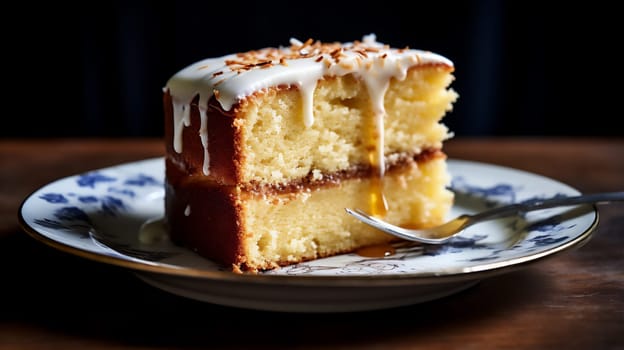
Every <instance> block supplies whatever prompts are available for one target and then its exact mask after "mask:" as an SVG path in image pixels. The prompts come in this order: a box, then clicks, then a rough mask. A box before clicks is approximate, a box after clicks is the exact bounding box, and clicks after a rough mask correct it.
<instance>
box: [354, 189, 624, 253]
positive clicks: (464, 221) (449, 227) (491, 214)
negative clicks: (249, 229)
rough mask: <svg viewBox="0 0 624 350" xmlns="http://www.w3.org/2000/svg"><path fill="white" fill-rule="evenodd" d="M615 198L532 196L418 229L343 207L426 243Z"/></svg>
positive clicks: (623, 195)
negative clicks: (507, 220)
mask: <svg viewBox="0 0 624 350" xmlns="http://www.w3.org/2000/svg"><path fill="white" fill-rule="evenodd" d="M615 201H624V192H603V193H593V194H584V195H578V196H571V197H561V196H558V197H553V198H547V199H532V200H528V201H525V202H521V203H515V204H510V205H505V206H502V207H497V208H493V209H490V210H486V211H483V212H480V213H477V214H472V215H469V214H463V215H460V216H458V217H456V218H454V219H452V220H450V221H448V222H446V223H445V224H442V225H440V226H436V227H431V228H427V229H419V230H417V229H407V228H403V227H399V226H396V225H392V224H390V223H388V222H385V221H383V220H381V219H379V218H377V217H374V216H372V215H369V214H367V213H366V212H364V211H362V210H360V209H350V208H345V210H346V211H347V213H349V214H351V215H353V216H354V217H355V218H356V219H358V220H360V221H362V222H364V223H366V224H368V225H371V226H373V227H375V228H377V229H379V230H382V231H384V232H386V233H389V234H391V235H394V236H397V237H399V238H402V239H406V240H408V241H414V242H421V243H427V244H443V243H446V242H448V241H449V240H450V239H451V238H453V237H455V236H457V235H458V234H460V233H461V232H462V231H463V230H464V229H466V228H467V227H468V226H472V225H474V224H477V223H480V222H483V221H486V220H492V219H498V218H502V217H508V216H512V215H519V214H522V213H526V212H529V211H533V210H539V209H547V208H553V207H562V206H571V205H577V204H586V203H594V204H601V203H609V202H615Z"/></svg>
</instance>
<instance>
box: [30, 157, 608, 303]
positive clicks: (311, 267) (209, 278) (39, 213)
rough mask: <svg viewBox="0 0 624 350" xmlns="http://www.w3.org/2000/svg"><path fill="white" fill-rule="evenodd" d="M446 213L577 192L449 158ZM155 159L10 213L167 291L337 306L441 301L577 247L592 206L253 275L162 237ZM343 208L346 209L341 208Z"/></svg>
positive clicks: (61, 188) (77, 181) (73, 249)
mask: <svg viewBox="0 0 624 350" xmlns="http://www.w3.org/2000/svg"><path fill="white" fill-rule="evenodd" d="M448 165H449V171H450V173H451V175H452V183H451V186H450V187H451V189H452V190H453V191H454V192H455V194H456V202H455V204H454V206H453V208H452V211H451V213H450V214H449V215H450V217H451V216H456V215H459V214H461V213H474V212H478V211H481V210H484V209H487V208H491V207H493V206H498V205H503V204H508V203H513V202H520V201H524V200H529V199H534V198H541V197H551V196H556V195H561V196H570V195H577V194H579V191H577V190H576V189H574V188H572V187H570V186H568V185H566V184H563V183H561V182H559V181H556V180H554V179H550V178H547V177H544V176H540V175H538V174H533V173H529V172H525V171H521V170H518V169H512V168H507V167H502V166H498V165H493V164H487V163H479V162H473V161H466V160H460V159H449V160H448ZM163 181H164V159H163V158H162V157H160V158H151V159H145V160H141V161H137V162H132V163H124V164H120V165H117V166H113V167H109V168H103V169H97V170H93V171H89V172H86V173H83V174H77V175H75V176H70V177H67V178H63V179H59V180H57V181H54V182H52V183H50V184H48V185H45V186H43V187H41V188H40V189H38V190H36V191H35V192H33V193H32V194H31V195H29V196H28V197H27V198H26V199H25V200H24V202H23V203H22V205H21V207H20V210H19V218H20V223H21V225H22V227H23V229H24V230H25V231H26V232H27V233H28V234H30V235H31V236H32V237H34V238H36V239H38V240H40V241H43V242H44V243H46V244H48V245H50V246H52V247H54V248H57V249H59V250H62V251H64V252H67V253H71V254H75V255H77V256H81V257H83V258H87V259H91V260H95V261H98V262H102V263H107V264H113V265H117V266H122V267H125V268H129V269H131V271H133V272H134V273H135V274H136V275H137V276H138V278H140V279H141V280H143V281H145V282H146V283H148V284H150V285H152V286H154V287H157V288H160V289H162V290H165V291H168V292H170V293H173V294H176V295H179V296H183V297H187V298H192V299H196V300H200V301H205V302H209V303H215V304H220V305H226V306H233V307H239V308H249V309H257V310H270V311H284V312H347V311H363V310H374V309H383V308H391V307H399V306H404V305H410V304H416V303H421V302H426V301H430V300H433V299H437V298H442V297H445V296H448V295H451V294H454V293H457V292H459V291H461V290H464V289H466V288H469V287H470V286H473V285H475V284H476V283H478V282H479V281H481V280H483V279H484V278H489V277H492V276H495V275H499V274H503V273H508V272H510V271H514V270H516V269H519V268H522V267H525V266H527V265H529V264H531V263H534V262H538V261H542V260H543V259H544V258H547V257H550V256H553V255H555V254H557V253H560V252H562V251H566V250H569V249H570V248H578V247H580V246H582V245H583V244H584V243H586V242H587V241H588V240H589V239H590V237H591V235H592V233H593V232H594V230H595V228H596V226H597V225H598V212H597V209H596V207H595V206H594V205H579V206H571V207H562V208H552V209H545V210H540V211H535V212H530V213H527V214H524V215H521V216H518V217H513V218H507V219H498V220H493V221H490V222H484V223H481V224H478V225H475V226H472V227H469V228H468V229H467V230H465V232H464V233H463V234H462V235H461V236H459V237H457V238H456V239H454V240H453V241H451V242H450V243H448V244H445V245H438V246H426V245H419V244H402V245H399V246H397V247H396V253H395V254H393V255H390V256H387V257H380V258H367V257H364V256H360V255H358V254H355V253H354V254H343V255H339V256H335V257H331V258H325V259H318V260H314V261H310V262H306V263H301V264H296V265H292V266H288V267H283V268H280V269H277V270H272V271H268V272H264V273H258V274H238V273H233V272H231V271H229V270H227V269H225V268H223V267H221V266H219V265H218V264H216V263H214V262H212V261H210V260H207V259H204V258H202V257H200V256H198V255H197V254H196V253H194V252H193V251H190V250H187V249H184V248H181V247H178V246H176V245H174V244H172V243H171V242H170V241H169V240H168V239H167V237H166V235H165V234H164V230H163V225H162V217H163V212H164V200H163V198H164V184H163ZM345 215H347V214H346V213H345Z"/></svg>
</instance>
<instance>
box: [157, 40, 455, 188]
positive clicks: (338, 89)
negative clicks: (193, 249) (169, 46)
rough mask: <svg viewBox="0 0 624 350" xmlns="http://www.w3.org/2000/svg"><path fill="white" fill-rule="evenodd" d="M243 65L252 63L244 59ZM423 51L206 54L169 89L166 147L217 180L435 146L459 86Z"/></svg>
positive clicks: (359, 47)
mask: <svg viewBox="0 0 624 350" xmlns="http://www.w3.org/2000/svg"><path fill="white" fill-rule="evenodd" d="M245 64H246V65H245ZM453 69H454V68H453V65H452V63H451V62H450V61H449V60H447V59H445V58H444V57H442V56H438V55H435V54H433V53H430V52H426V51H418V50H407V49H398V50H397V49H391V48H388V47H387V46H385V45H382V44H379V43H377V42H374V41H371V40H368V41H366V40H365V41H364V43H359V42H358V43H356V44H343V45H341V44H320V43H315V44H309V43H305V44H304V43H301V44H293V45H292V46H291V47H290V48H282V49H264V50H259V51H252V52H248V53H245V54H239V55H231V56H226V57H223V58H218V59H209V60H204V61H201V62H198V63H196V64H193V65H191V66H189V67H187V68H186V69H184V70H182V71H181V72H179V73H178V74H176V75H175V76H174V77H173V78H172V79H170V81H169V82H168V84H167V87H166V88H165V99H164V101H165V106H164V107H165V138H166V144H167V155H168V157H170V158H171V161H172V162H174V163H176V164H179V165H180V166H183V167H184V168H185V169H187V171H188V172H189V174H190V175H204V176H208V177H210V178H211V179H212V180H213V181H216V182H219V183H222V184H227V185H234V184H239V183H250V182H255V183H263V184H274V185H279V184H284V183H288V182H290V181H292V180H294V179H298V178H302V177H306V176H309V175H310V174H312V175H316V176H320V175H321V174H323V173H334V172H337V171H341V170H346V169H349V168H351V167H353V166H359V165H362V164H365V165H369V164H373V165H375V166H378V167H379V169H380V171H381V172H383V170H384V165H385V162H386V161H387V160H388V159H389V158H392V157H397V156H401V155H403V154H408V155H411V154H418V153H419V152H420V151H421V150H423V149H432V148H433V149H439V148H441V146H442V142H443V141H444V140H445V139H447V138H448V137H449V136H450V134H449V131H448V129H447V128H446V127H445V126H444V125H443V124H441V123H440V120H441V119H442V117H443V116H444V114H445V113H446V112H447V111H449V110H451V108H452V103H453V102H454V101H455V100H456V98H457V94H456V93H455V92H454V91H453V90H452V89H450V88H449V85H450V84H451V82H452V80H453V79H454V77H453V75H452V72H453Z"/></svg>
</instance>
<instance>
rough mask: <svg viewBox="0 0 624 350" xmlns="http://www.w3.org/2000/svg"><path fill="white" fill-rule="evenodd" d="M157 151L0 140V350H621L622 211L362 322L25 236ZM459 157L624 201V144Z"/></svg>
mask: <svg viewBox="0 0 624 350" xmlns="http://www.w3.org/2000/svg"><path fill="white" fill-rule="evenodd" d="M163 150H164V147H163V145H162V143H161V141H160V140H158V139H145V140H123V139H115V140H103V139H97V140H83V139H60V140H1V141H0V269H1V270H0V271H1V272H2V274H1V279H0V296H1V298H0V348H2V349H18V348H19V349H44V348H46V349H47V348H53V349H81V350H82V349H106V348H111V347H114V348H116V349H130V348H133V349H134V348H142V349H146V348H159V349H161V348H195V347H197V348H204V347H206V348H208V347H209V348H227V349H246V348H289V349H290V348H297V349H316V348H321V347H323V348H332V349H338V348H340V349H343V348H358V349H373V348H374V349H414V348H436V349H441V348H458V349H485V348H496V349H501V348H505V349H624V215H623V213H624V212H623V209H624V205H623V204H622V203H614V204H611V205H605V206H600V207H599V215H600V222H599V225H598V228H597V231H596V233H595V235H594V237H593V238H592V239H591V240H590V241H589V242H588V243H587V244H586V245H585V246H583V247H581V248H579V249H575V250H571V251H566V252H563V253H561V254H558V255H556V256H554V257H552V258H549V259H546V260H544V261H541V262H539V263H537V264H533V265H529V266H528V267H526V268H524V269H521V270H519V271H515V272H511V273H508V274H504V275H501V276H497V277H492V278H488V279H486V280H483V281H482V282H480V283H479V284H477V285H476V286H474V287H471V288H469V289H468V290H465V291H463V292H461V293H458V294H455V295H453V296H450V297H446V298H443V299H438V300H435V301H432V302H427V303H423V304H418V305H413V306H408V307H401V308H396V309H391V310H381V311H372V312H361V313H338V314H329V315H328V314H294V313H283V314H282V313H272V312H261V311H251V310H242V309H236V308H229V307H224V306H218V305H212V304H208V303H202V302H198V301H194V300H190V299H185V298H182V297H179V296H175V295H172V294H168V293H166V292H163V291H161V290H159V289H156V288H154V287H151V286H149V285H147V284H146V283H144V282H142V281H140V280H139V279H138V278H136V277H135V275H134V274H132V273H131V272H130V271H128V270H125V269H123V268H121V267H115V266H111V265H106V264H103V263H98V262H95V261H90V260H86V259H83V258H80V257H77V256H73V255H71V254H68V253H65V252H61V251H57V250H55V249H53V248H51V247H49V246H47V245H45V244H42V243H41V242H39V241H37V240H35V239H33V238H31V237H30V236H28V235H27V234H25V233H24V232H23V231H22V230H21V228H20V226H19V225H18V220H17V211H18V207H19V205H20V204H21V201H22V200H23V199H24V198H25V197H26V196H27V195H28V194H29V193H30V192H32V191H34V190H36V189H38V188H39V187H40V186H43V185H45V184H47V183H49V182H51V181H53V180H55V179H58V178H61V177H65V176H69V175H74V174H76V173H80V172H83V171H86V170H92V169H97V168H100V167H105V166H111V165H115V164H118V163H121V162H128V161H134V160H139V159H143V158H147V157H153V156H159V155H162V154H163ZM446 151H447V153H448V154H449V156H450V157H451V158H459V159H469V160H477V161H484V162H490V163H495V164H500V165H505V166H510V167H515V168H518V169H523V170H527V171H531V172H535V173H538V174H542V175H545V176H548V177H552V178H555V179H557V180H559V181H562V182H564V183H567V184H569V185H571V186H573V187H575V188H577V189H578V190H580V191H581V192H597V191H616V190H619V191H622V190H624V139H583V138H579V139H572V138H568V139H544V138H514V139H510V138H489V139H465V138H464V139H462V138H456V139H453V140H451V141H449V142H448V143H447V146H446Z"/></svg>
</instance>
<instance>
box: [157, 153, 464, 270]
mask: <svg viewBox="0 0 624 350" xmlns="http://www.w3.org/2000/svg"><path fill="white" fill-rule="evenodd" d="M167 171H168V175H171V176H168V178H177V179H179V178H180V176H176V174H169V173H170V172H175V171H176V170H175V166H173V165H168V170H167ZM177 175H179V174H177ZM449 182H450V178H449V174H448V173H447V168H446V162H445V156H443V155H442V156H440V157H435V158H429V159H426V160H424V161H420V162H416V161H412V162H408V163H407V164H405V165H404V166H402V167H400V168H399V169H394V170H393V171H391V172H389V173H387V174H386V176H384V178H383V194H384V196H385V198H386V200H387V204H388V212H387V214H386V216H385V220H387V221H389V222H391V223H394V224H397V225H400V226H409V227H430V226H434V225H438V224H440V223H442V222H443V221H444V220H445V219H446V216H447V214H448V212H449V210H450V208H451V206H452V203H453V194H452V192H450V191H449V190H448V189H447V188H446V186H447V185H448V183H449ZM373 186H374V185H373V183H372V180H371V179H368V178H350V179H345V180H343V181H340V182H339V183H333V184H331V185H329V186H325V187H316V188H314V189H311V190H310V189H309V190H302V191H299V192H296V193H273V194H270V195H269V194H263V195H262V194H258V193H250V192H246V191H244V190H243V189H242V188H241V187H238V186H217V185H215V184H214V183H210V182H207V181H201V180H199V179H191V178H189V179H186V180H185V181H176V182H175V183H172V182H170V181H168V182H167V187H166V196H165V204H166V207H165V214H166V215H165V217H166V220H167V225H168V229H169V235H170V238H171V239H172V241H173V242H174V243H176V244H179V245H182V246H186V247H188V248H190V249H192V250H194V251H196V252H197V253H198V254H200V255H202V256H204V257H206V258H208V259H210V260H213V261H215V262H217V263H220V264H223V265H226V266H231V267H232V269H233V270H234V271H252V272H255V271H259V270H266V269H272V268H277V267H279V266H285V265H290V264H294V263H298V262H303V261H308V260H313V259H318V258H323V257H329V256H333V255H337V254H341V253H348V252H354V251H355V250H357V249H359V248H362V247H366V246H372V245H377V244H384V243H389V242H391V241H394V240H396V238H395V237H394V236H390V235H387V234H385V233H383V232H381V231H378V230H376V229H374V228H372V227H370V226H368V225H366V224H363V223H361V222H360V221H358V220H356V219H355V218H353V217H351V216H350V215H348V214H347V213H346V212H345V210H344V209H345V208H360V209H363V210H369V205H370V204H369V203H370V195H371V188H373Z"/></svg>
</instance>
